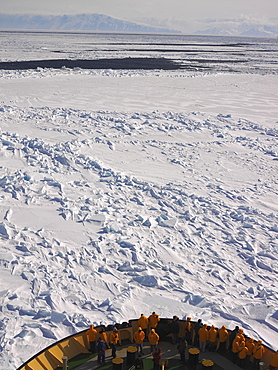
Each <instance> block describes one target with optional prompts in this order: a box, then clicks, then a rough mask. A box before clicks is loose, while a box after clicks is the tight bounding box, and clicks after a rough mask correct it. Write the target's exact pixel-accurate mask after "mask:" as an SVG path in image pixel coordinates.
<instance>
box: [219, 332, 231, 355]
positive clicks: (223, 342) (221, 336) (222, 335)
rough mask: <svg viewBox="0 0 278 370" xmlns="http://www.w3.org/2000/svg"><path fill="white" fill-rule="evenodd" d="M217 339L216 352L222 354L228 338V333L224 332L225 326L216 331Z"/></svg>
mask: <svg viewBox="0 0 278 370" xmlns="http://www.w3.org/2000/svg"><path fill="white" fill-rule="evenodd" d="M218 337H219V346H218V351H219V352H221V353H224V352H225V351H226V343H227V339H228V337H229V333H228V330H226V326H225V325H222V326H221V328H220V329H219V330H218Z"/></svg>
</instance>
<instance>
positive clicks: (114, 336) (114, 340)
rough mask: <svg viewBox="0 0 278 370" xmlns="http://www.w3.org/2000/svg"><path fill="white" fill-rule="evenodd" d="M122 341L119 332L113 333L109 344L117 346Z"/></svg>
mask: <svg viewBox="0 0 278 370" xmlns="http://www.w3.org/2000/svg"><path fill="white" fill-rule="evenodd" d="M119 340H120V337H119V334H118V333H117V332H114V331H112V333H110V336H109V342H110V343H112V344H117V343H118V342H119Z"/></svg>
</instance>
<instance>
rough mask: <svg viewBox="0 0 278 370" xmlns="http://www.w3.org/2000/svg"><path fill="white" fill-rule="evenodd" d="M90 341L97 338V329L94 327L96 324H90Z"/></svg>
mask: <svg viewBox="0 0 278 370" xmlns="http://www.w3.org/2000/svg"><path fill="white" fill-rule="evenodd" d="M86 334H87V335H88V339H89V342H94V341H95V340H96V339H97V331H96V329H95V328H94V325H90V329H89V330H87V333H86Z"/></svg>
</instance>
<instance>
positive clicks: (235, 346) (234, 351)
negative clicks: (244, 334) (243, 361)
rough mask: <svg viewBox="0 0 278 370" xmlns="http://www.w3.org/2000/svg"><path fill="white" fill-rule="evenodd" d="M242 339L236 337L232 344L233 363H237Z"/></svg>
mask: <svg viewBox="0 0 278 370" xmlns="http://www.w3.org/2000/svg"><path fill="white" fill-rule="evenodd" d="M239 344H240V337H238V336H236V337H235V339H234V340H233V343H232V361H233V363H234V364H236V363H237V356H238V352H239Z"/></svg>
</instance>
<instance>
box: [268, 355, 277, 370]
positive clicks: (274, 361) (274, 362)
mask: <svg viewBox="0 0 278 370" xmlns="http://www.w3.org/2000/svg"><path fill="white" fill-rule="evenodd" d="M276 368H278V351H276V352H275V353H273V355H272V357H271V361H270V365H269V370H275V369H276Z"/></svg>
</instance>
